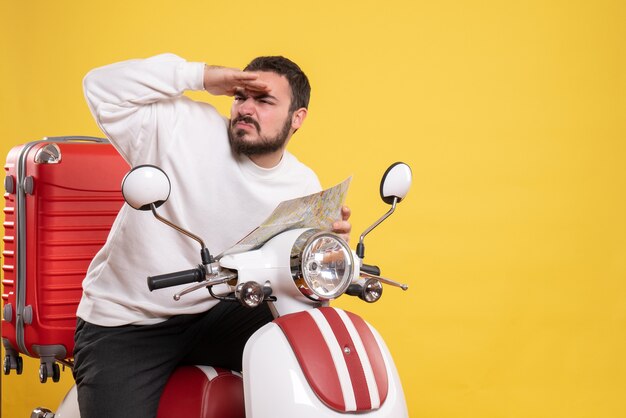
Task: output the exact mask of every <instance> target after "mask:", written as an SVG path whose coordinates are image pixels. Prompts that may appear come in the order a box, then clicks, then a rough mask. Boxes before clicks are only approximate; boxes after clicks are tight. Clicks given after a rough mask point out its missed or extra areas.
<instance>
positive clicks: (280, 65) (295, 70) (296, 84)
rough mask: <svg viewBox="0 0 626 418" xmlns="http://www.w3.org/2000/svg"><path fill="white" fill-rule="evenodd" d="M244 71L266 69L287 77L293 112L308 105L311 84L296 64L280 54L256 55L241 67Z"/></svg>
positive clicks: (290, 108)
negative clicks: (270, 55) (269, 55)
mask: <svg viewBox="0 0 626 418" xmlns="http://www.w3.org/2000/svg"><path fill="white" fill-rule="evenodd" d="M243 70H244V71H267V72H272V73H276V74H279V75H282V76H285V78H287V81H288V82H289V86H290V87H291V106H290V107H289V111H290V112H293V111H295V110H298V109H300V108H301V107H304V108H308V107H309V98H310V97H311V85H310V84H309V79H308V78H307V77H306V74H304V72H303V71H302V70H301V69H300V67H298V64H296V63H295V62H293V61H291V60H290V59H288V58H285V57H281V56H272V57H257V58H255V59H253V60H252V61H251V62H250V64H248V65H247V66H246V68H244V69H243Z"/></svg>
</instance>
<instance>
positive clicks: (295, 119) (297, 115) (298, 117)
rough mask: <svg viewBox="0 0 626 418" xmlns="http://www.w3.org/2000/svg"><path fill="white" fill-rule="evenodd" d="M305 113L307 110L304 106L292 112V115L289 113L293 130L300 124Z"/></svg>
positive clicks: (304, 117)
mask: <svg viewBox="0 0 626 418" xmlns="http://www.w3.org/2000/svg"><path fill="white" fill-rule="evenodd" d="M307 113H308V111H307V110H306V108H304V107H301V108H300V109H298V110H296V111H295V112H293V115H291V127H292V128H293V130H294V132H295V131H297V130H298V128H300V127H301V126H302V124H303V123H304V120H305V119H306V115H307Z"/></svg>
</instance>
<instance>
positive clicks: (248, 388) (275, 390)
mask: <svg viewBox="0 0 626 418" xmlns="http://www.w3.org/2000/svg"><path fill="white" fill-rule="evenodd" d="M410 185H411V169H410V168H409V166H408V165H406V164H404V163H395V164H393V165H391V166H390V167H389V168H388V169H387V171H386V172H385V174H384V175H383V178H382V180H381V183H380V196H381V198H382V199H383V201H384V202H385V203H387V204H389V205H391V208H390V209H389V210H388V211H387V213H385V214H384V215H383V216H382V217H381V218H380V219H378V220H377V221H376V222H375V223H374V224H372V225H371V226H370V227H369V228H367V229H366V230H365V231H364V232H363V233H362V234H361V235H360V237H359V242H358V244H357V246H356V251H354V252H353V251H352V250H351V249H350V247H349V246H348V244H347V243H346V242H345V241H344V240H343V239H342V238H341V237H339V236H338V235H336V234H334V233H331V232H326V231H321V230H318V229H313V228H299V229H291V230H287V231H284V232H282V233H280V234H278V235H276V236H274V237H273V238H271V239H270V240H269V241H267V242H266V243H265V244H263V245H262V247H260V248H258V249H254V250H250V251H245V252H239V253H226V254H221V255H219V256H217V257H213V256H212V255H211V254H210V252H209V251H208V249H207V248H206V247H205V245H204V242H203V241H202V239H201V238H200V237H197V236H196V235H194V234H193V233H192V232H190V231H186V230H185V229H183V228H181V227H180V226H178V225H175V224H173V223H172V222H170V221H169V220H167V219H165V218H163V217H161V216H160V214H159V213H158V210H157V209H158V206H160V205H161V204H162V203H164V202H165V201H166V200H167V198H168V196H169V193H170V189H171V185H170V182H169V179H168V178H167V175H166V174H165V173H164V172H163V171H162V170H160V169H159V168H157V167H154V166H140V167H136V168H134V169H132V170H131V171H130V172H129V173H128V174H127V175H126V177H125V178H124V180H123V182H122V193H123V195H124V199H125V201H126V203H127V204H129V205H130V206H132V207H133V208H135V209H138V210H147V211H151V212H152V213H153V215H154V217H155V218H156V219H158V220H159V221H160V222H163V223H165V224H167V225H168V226H170V227H172V228H174V229H176V230H177V231H179V232H180V233H182V234H184V235H186V236H188V237H190V238H191V239H193V240H195V241H196V242H198V244H199V245H200V247H201V250H200V256H201V260H202V261H201V264H199V265H198V266H197V267H195V268H192V269H189V270H185V271H180V272H174V273H168V274H163V275H159V276H153V277H148V280H147V282H148V287H149V289H150V290H151V291H155V290H157V289H164V288H168V287H172V286H178V285H182V284H190V283H193V284H191V285H190V286H188V287H186V288H184V289H183V290H181V291H179V292H178V293H176V294H175V295H174V296H173V297H174V299H175V300H179V299H180V298H182V297H184V296H185V295H186V294H188V293H190V292H193V291H197V290H200V289H208V291H209V294H210V296H211V297H214V298H217V299H220V300H230V301H233V302H238V303H241V304H243V305H244V306H247V307H249V308H255V307H257V306H259V305H260V304H262V303H267V304H269V306H270V309H271V311H272V313H273V315H274V317H275V319H274V321H272V322H270V323H268V324H266V325H265V326H263V327H261V328H260V329H259V330H257V331H256V332H255V333H254V334H253V335H252V337H251V338H250V339H249V340H248V342H247V343H246V346H245V348H244V353H243V361H242V365H243V371H242V372H241V373H239V372H238V371H230V370H224V369H219V368H214V367H207V366H181V367H179V368H178V369H177V370H176V371H175V372H174V373H173V374H172V376H171V377H170V379H169V381H168V383H167V385H166V387H165V389H164V392H163V394H162V396H161V399H160V403H159V411H158V415H157V418H166V417H183V416H184V417H187V418H194V417H202V418H216V417H219V418H239V417H248V418H266V417H270V416H271V417H290V418H292V417H299V418H325V417H327V418H339V417H345V416H346V415H353V414H356V415H359V416H363V417H368V418H383V417H393V418H402V417H408V411H407V406H406V400H405V397H404V392H403V390H402V385H401V383H400V378H399V375H398V372H397V369H396V367H395V365H394V362H393V359H392V357H391V355H390V353H389V350H388V348H387V346H386V345H385V343H384V341H383V339H382V338H381V336H380V335H379V333H378V332H377V331H376V330H375V329H374V328H373V327H372V326H371V325H369V324H368V323H367V322H365V321H364V320H363V319H362V318H361V317H359V316H358V315H356V314H353V313H350V312H347V311H344V310H341V309H337V308H333V307H330V305H329V303H330V301H332V300H334V299H337V298H338V297H340V296H341V295H343V294H347V295H350V296H356V297H358V298H360V299H362V300H363V301H365V302H368V303H373V302H376V301H378V300H379V299H380V297H381V296H382V293H383V284H385V285H391V286H396V287H400V288H401V289H403V290H407V289H408V286H407V285H406V284H401V283H398V282H396V281H393V280H390V279H388V278H385V277H383V276H381V272H380V269H379V268H378V267H377V266H374V265H368V264H365V263H363V259H364V256H365V244H364V238H365V236H366V235H367V234H369V233H370V232H371V231H372V230H373V229H374V228H376V227H377V226H378V225H379V224H380V223H381V222H383V221H384V220H385V219H387V218H388V217H389V216H390V215H391V214H392V213H393V212H394V211H395V209H396V205H397V204H398V203H399V202H400V201H402V200H403V199H404V197H405V196H406V194H407V193H408V190H409V188H410ZM78 417H80V413H79V411H78V401H77V394H76V387H75V386H74V387H72V389H71V390H70V391H69V393H68V394H67V395H66V397H65V398H64V399H63V401H62V402H61V404H60V405H59V407H58V409H57V411H56V413H53V412H51V411H50V410H48V409H45V408H37V409H35V410H34V411H33V412H32V414H31V418H78Z"/></svg>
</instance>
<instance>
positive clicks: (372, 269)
mask: <svg viewBox="0 0 626 418" xmlns="http://www.w3.org/2000/svg"><path fill="white" fill-rule="evenodd" d="M361 271H362V272H364V273H367V274H373V275H374V276H380V267H378V266H372V265H370V264H363V265H362V266H361Z"/></svg>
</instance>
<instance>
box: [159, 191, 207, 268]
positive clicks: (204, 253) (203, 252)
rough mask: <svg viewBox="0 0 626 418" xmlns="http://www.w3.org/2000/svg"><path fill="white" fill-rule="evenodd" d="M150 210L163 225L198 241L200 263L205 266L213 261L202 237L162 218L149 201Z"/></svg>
mask: <svg viewBox="0 0 626 418" xmlns="http://www.w3.org/2000/svg"><path fill="white" fill-rule="evenodd" d="M150 210H152V214H153V215H154V217H155V218H157V219H158V220H159V221H161V222H163V223H164V224H165V225H167V226H169V227H171V228H174V229H175V230H177V231H178V232H180V233H181V234H184V235H187V236H188V237H189V238H191V239H193V240H194V241H196V242H198V244H200V247H201V250H200V256H201V257H202V264H204V265H205V266H206V265H210V264H211V263H212V262H213V257H212V256H211V254H210V253H209V250H208V249H207V248H206V246H205V245H204V241H202V239H201V238H200V237H199V236H197V235H194V234H192V233H191V232H189V231H187V230H185V229H183V228H181V227H180V226H178V225H175V224H173V223H172V222H170V221H168V220H167V219H165V218H163V217H162V216H161V215H159V214H158V213H157V210H156V206H155V205H154V203H150ZM209 271H210V269H209Z"/></svg>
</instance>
